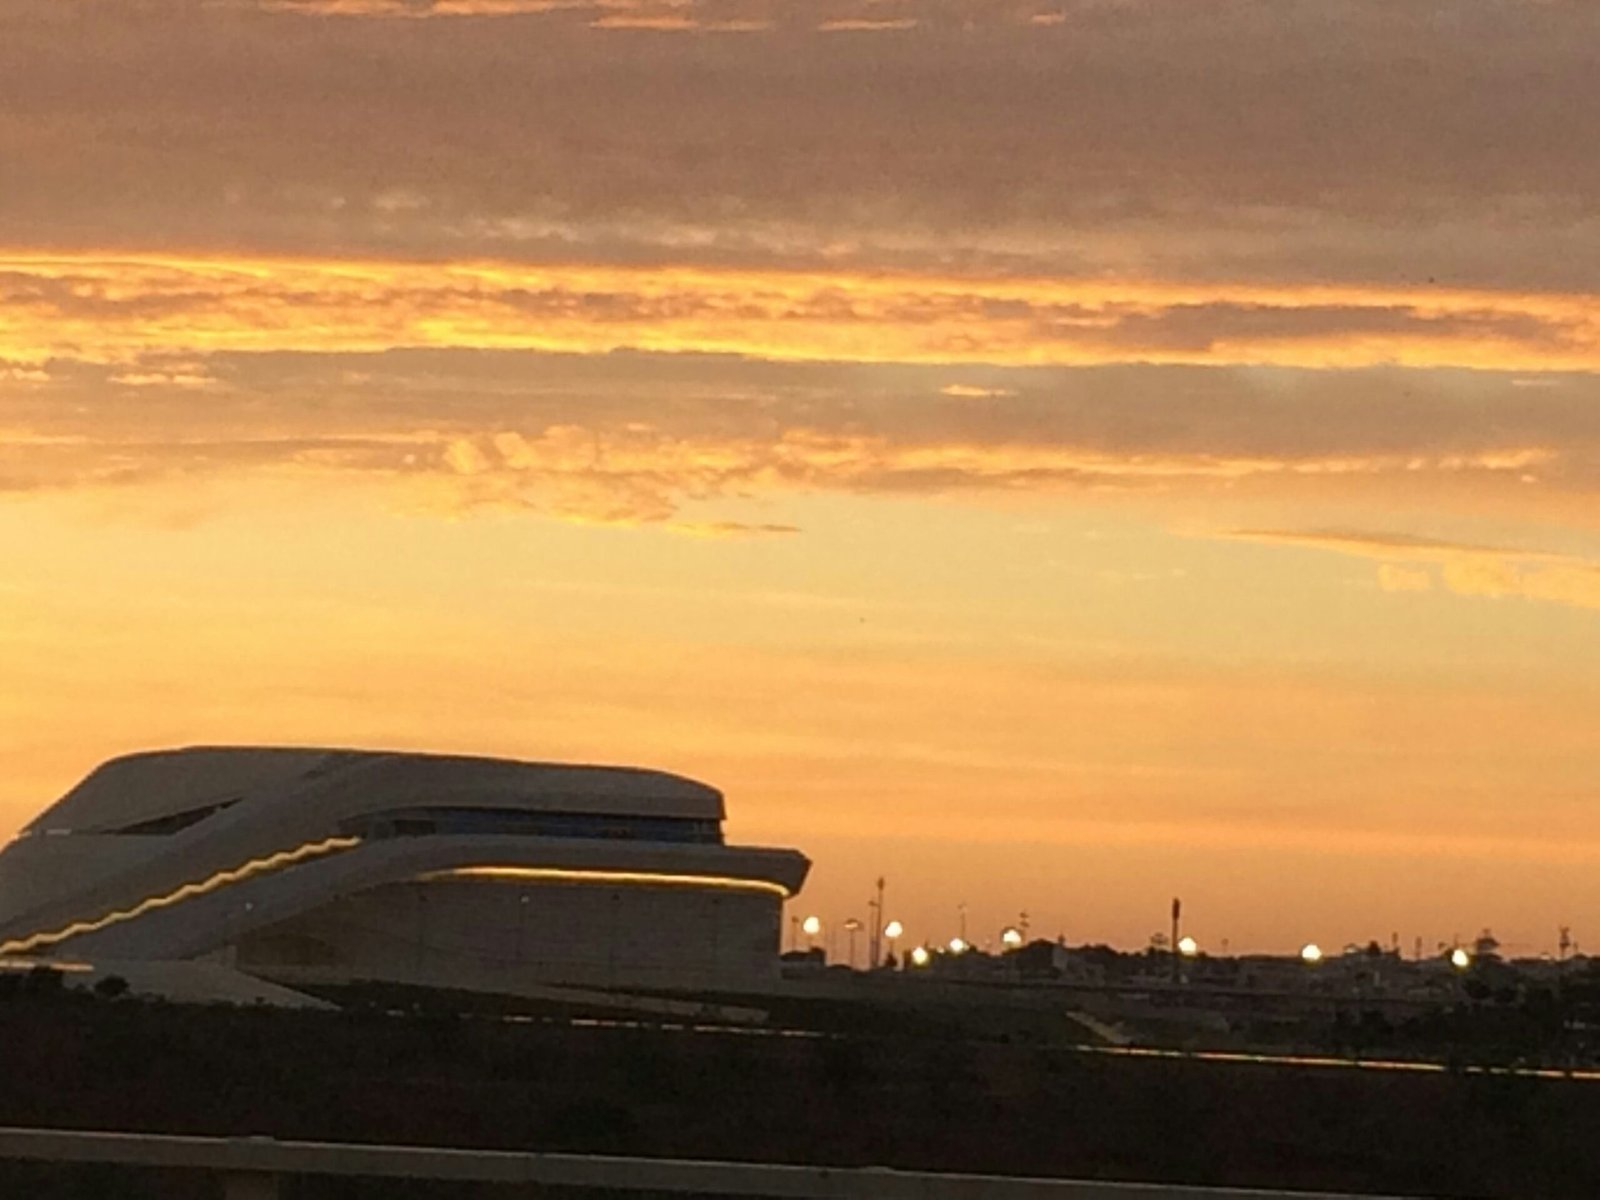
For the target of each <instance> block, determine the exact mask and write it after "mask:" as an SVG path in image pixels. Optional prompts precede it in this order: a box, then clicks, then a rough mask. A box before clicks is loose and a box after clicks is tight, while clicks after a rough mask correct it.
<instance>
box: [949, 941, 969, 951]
mask: <svg viewBox="0 0 1600 1200" xmlns="http://www.w3.org/2000/svg"><path fill="white" fill-rule="evenodd" d="M966 952H967V939H966V938H961V937H953V938H951V939H950V953H951V954H965V953H966Z"/></svg>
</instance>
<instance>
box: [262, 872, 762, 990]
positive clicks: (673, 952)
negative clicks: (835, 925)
mask: <svg viewBox="0 0 1600 1200" xmlns="http://www.w3.org/2000/svg"><path fill="white" fill-rule="evenodd" d="M781 926H782V917H781V902H780V901H779V899H778V897H777V896H776V895H773V894H770V893H753V892H741V891H731V890H726V889H721V888H700V887H685V886H652V885H645V884H625V885H611V884H593V883H582V884H576V883H549V882H537V883H531V884H522V883H515V882H500V881H493V882H490V881H481V880H439V881H429V882H408V883H392V884H385V885H383V886H380V887H376V888H372V889H370V890H367V891H364V892H359V893H356V894H354V895H350V896H346V897H343V898H341V899H338V900H335V901H334V902H332V903H331V904H328V905H325V906H323V907H321V908H318V909H315V910H313V911H311V912H308V913H305V914H302V915H301V916H298V917H293V918H291V919H289V920H287V921H283V922H280V923H278V924H275V925H271V926H268V927H266V928H263V929H259V930H256V931H253V932H250V933H248V934H246V935H245V936H244V937H242V938H241V939H240V940H239V942H238V946H237V959H236V961H237V963H238V965H239V966H240V968H242V969H244V970H247V971H250V970H254V971H260V972H262V973H263V974H267V975H272V974H273V973H274V972H280V973H282V974H284V975H285V976H286V977H290V976H293V975H294V974H296V973H299V972H301V971H309V972H311V973H314V974H317V975H320V976H324V977H326V976H329V975H346V976H348V977H349V978H353V979H389V980H396V981H405V982H437V983H448V984H449V985H451V986H455V987H462V988H473V989H483V990H493V989H494V988H495V987H497V986H499V987H506V988H514V987H515V985H516V983H517V982H518V981H522V982H528V983H536V982H537V983H566V984H574V985H583V986H590V987H647V988H695V989H700V988H715V987H728V988H735V989H737V988H740V987H745V986H750V985H758V984H762V983H766V982H770V981H771V980H772V979H774V978H775V977H776V974H777V964H778V951H779V939H780V937H781V933H782V928H781Z"/></svg>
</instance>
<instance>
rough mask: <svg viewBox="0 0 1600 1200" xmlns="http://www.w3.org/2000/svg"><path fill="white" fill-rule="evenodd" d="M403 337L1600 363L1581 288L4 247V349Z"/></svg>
mask: <svg viewBox="0 0 1600 1200" xmlns="http://www.w3.org/2000/svg"><path fill="white" fill-rule="evenodd" d="M397 347H440V348H472V349H495V350H537V351H553V352H574V353H580V354H604V353H609V352H611V351H615V350H623V349H629V350H644V351H655V352H694V353H715V354H734V355H743V356H748V357H753V358H764V359H772V360H778V361H815V362H863V363H908V364H911V363H952V364H961V363H974V364H996V365H1100V364H1110V363H1143V364H1189V365H1237V364H1248V365H1268V366H1287V367H1309V368H1352V367H1360V366H1369V365H1375V364H1395V365H1401V366H1407V367H1424V368H1425V367H1469V368H1479V369H1497V370H1515V371H1524V372H1544V371H1583V372H1587V371H1597V370H1600V312H1597V310H1596V308H1595V306H1594V304H1593V301H1592V298H1591V297H1589V296H1587V295H1584V294H1569V293H1559V292H1550V293H1537V292H1526V291H1492V290H1451V289H1444V288H1435V287H1416V288H1393V287H1389V288H1384V287H1377V286H1372V287H1360V286H1352V285H1321V284H1308V285H1291V286H1285V285H1268V284H1258V283H1248V282H1243V283H1234V284H1226V283H1217V284H1208V283H1187V282H1165V281H1159V280H1142V281H1141V280H1125V281H1117V280H1107V279H1070V278H1061V279H1051V278H1004V277H971V278H963V277H958V276H948V275H943V276H941V275H933V274H927V275H924V274H911V273H889V272H881V273H873V274H856V273H849V272H844V271H841V272H835V273H829V272H819V271H783V270H749V269H714V268H705V267H686V266H664V267H654V268H652V267H623V266H542V265H535V264H518V263H511V262H403V261H377V260H372V261H336V260H319V259H303V258H287V257H286V258H276V259H274V258H264V257H252V258H242V257H241V258H225V257H203V256H197V257H183V256H174V255H163V254H148V255H138V254H92V253H82V254H61V255H42V254H37V253H25V252H23V253H18V252H12V253H8V254H0V359H4V360H9V361H10V363H11V364H13V365H21V366H24V367H29V366H36V365H38V364H40V363H42V362H45V361H48V360H50V359H54V358H65V359H78V360H83V361H91V362H118V361H123V360H127V359H130V358H133V357H136V356H137V355H139V354H141V353H144V352H147V351H149V350H151V349H160V350H162V351H164V352H168V353H173V352H176V353H185V352H187V353H194V354H207V353H216V352H251V351H307V352H372V351H380V350H387V349H393V348H397Z"/></svg>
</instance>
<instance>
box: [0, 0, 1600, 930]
mask: <svg viewBox="0 0 1600 1200" xmlns="http://www.w3.org/2000/svg"><path fill="white" fill-rule="evenodd" d="M1597 45H1600V5H1597V4H1595V3H1594V2H1593V0H1449V2H1447V0H1250V2H1243V0H1238V2H1236V0H116V2H114V3H105V2H91V0H4V3H0V555H3V558H0V562H3V564H4V566H3V569H0V837H3V836H5V835H8V834H9V833H11V832H13V831H14V830H15V829H16V828H18V827H19V826H20V825H21V824H23V823H24V822H25V821H26V820H27V819H29V818H30V817H31V816H32V815H33V814H34V813H35V812H36V811H37V810H38V809H39V808H41V807H43V806H44V805H45V804H46V803H47V802H48V801H50V800H52V799H54V798H55V797H56V796H58V795H59V794H60V793H61V792H63V791H64V790H65V789H66V788H67V787H69V786H70V785H71V784H72V783H73V782H74V781H75V780H76V779H77V778H78V777H80V776H82V775H83V774H84V773H85V772H87V771H88V770H89V769H90V768H91V767H92V766H93V765H95V764H96V763H97V762H99V761H101V760H103V759H105V758H107V757H109V756H111V755H113V754H117V753H122V752H126V751H129V750H134V749H140V748H153V747H161V746H173V745H185V744H193V743H218V742H221V743H237V742H250V743H255V742H265V743H296V744H341V745H354V746H375V747H397V748H417V749H434V750H448V751H458V752H471V753H486V754H498V755H507V756H513V757H518V758H529V759H556V760H583V761H600V762H624V763H637V764H642V765H650V766H657V767H662V768H666V769H669V770H675V771H680V772H683V773H685V774H688V775H692V776H695V777H697V778H701V779H705V780H707V781H709V782H712V783H715V784H716V785H718V786H719V787H721V788H723V789H724V790H725V791H726V793H727V795H728V800H729V807H730V822H729V835H730V837H731V838H734V839H737V840H740V841H746V842H757V843H770V844H781V845H794V846H797V847H799V848H801V849H803V850H804V851H806V852H807V853H808V854H810V855H811V856H812V858H813V859H814V860H815V862H816V866H815V868H814V871H813V875H812V879H811V883H810V884H809V885H808V887H807V890H806V892H805V894H804V896H803V898H802V899H801V900H800V901H799V902H798V905H797V907H796V909H795V911H796V912H797V913H799V912H816V913H818V914H820V915H821V916H823V918H824V919H825V920H827V921H829V922H832V923H837V922H840V921H842V920H843V919H844V918H845V917H848V916H858V917H865V916H866V915H867V914H866V909H865V905H864V902H865V900H866V899H867V896H868V894H869V891H870V888H871V883H872V880H873V879H874V878H875V877H876V876H877V875H879V874H882V875H885V876H887V878H888V881H889V893H888V894H889V900H888V910H889V915H895V916H899V917H900V919H902V920H903V921H904V922H905V923H906V925H907V927H908V930H909V936H910V937H911V938H912V939H914V940H922V939H939V940H943V939H946V938H948V937H950V936H951V935H952V934H953V933H954V932H956V927H957V921H958V917H957V911H958V906H959V905H963V904H964V905H965V906H966V911H967V922H968V926H969V935H970V936H971V937H972V938H973V940H976V941H980V942H981V941H985V940H990V939H992V938H993V937H994V934H995V932H996V931H998V929H999V928H1000V926H1001V925H1002V924H1005V923H1008V922H1011V921H1014V920H1016V919H1017V914H1018V913H1019V912H1020V911H1023V910H1026V911H1027V912H1028V913H1029V914H1030V918H1031V927H1032V929H1033V931H1034V932H1036V933H1042V934H1048V935H1050V936H1052V937H1053V936H1054V935H1055V934H1057V933H1058V932H1060V933H1064V934H1065V935H1066V937H1067V938H1068V939H1069V941H1072V942H1074V943H1077V942H1082V941H1111V942H1113V943H1116V944H1120V945H1124V946H1127V947H1138V946H1142V945H1143V944H1144V943H1145V941H1146V939H1147V938H1148V936H1149V935H1150V934H1151V933H1152V932H1153V931H1155V930H1158V929H1162V928H1164V926H1165V922H1166V913H1167V905H1168V903H1169V900H1170V898H1171V897H1172V896H1174V895H1181V896H1182V897H1183V899H1184V904H1185V911H1186V914H1187V925H1188V928H1189V929H1190V931H1191V932H1193V933H1194V934H1195V936H1197V937H1198V938H1199V939H1200V940H1201V941H1202V943H1203V944H1205V945H1207V946H1208V947H1211V948H1216V947H1219V946H1220V944H1221V942H1222V941H1223V940H1224V939H1227V941H1228V943H1229V946H1230V947H1231V948H1232V949H1235V950H1241V949H1269V950H1284V949H1290V948H1293V947H1297V946H1298V945H1300V943H1301V942H1303V941H1306V940H1308V939H1314V940H1318V941H1320V942H1322V944H1324V945H1325V946H1338V945H1342V944H1344V943H1346V942H1350V941H1361V942H1365V941H1366V940H1367V939H1369V938H1378V939H1379V940H1381V941H1384V942H1387V941H1388V940H1389V937H1390V935H1391V933H1396V934H1398V935H1399V936H1400V939H1401V941H1402V943H1403V945H1404V946H1405V948H1406V949H1407V950H1408V951H1409V950H1410V948H1411V946H1412V945H1413V939H1415V938H1417V937H1421V938H1423V939H1424V943H1425V945H1426V947H1427V948H1428V949H1430V950H1431V949H1432V948H1433V946H1434V945H1435V944H1436V943H1438V942H1440V941H1450V940H1452V939H1453V938H1454V937H1455V936H1457V935H1460V936H1462V937H1464V938H1470V937H1472V936H1473V935H1475V934H1476V933H1477V932H1478V930H1479V929H1481V928H1484V927H1492V928H1493V929H1494V931H1495V932H1496V934H1498V935H1499V936H1500V938H1501V939H1502V941H1503V942H1505V943H1506V944H1507V945H1508V947H1509V948H1510V950H1511V951H1512V952H1515V953H1537V952H1542V951H1548V950H1553V949H1554V947H1555V942H1556V937H1557V929H1558V927H1559V926H1560V925H1562V924H1570V925H1571V926H1572V927H1573V931H1574V935H1575V936H1576V937H1577V939H1578V940H1579V942H1580V943H1581V944H1582V945H1583V946H1584V948H1586V949H1589V948H1592V949H1594V950H1596V951H1600V153H1597V150H1596V148H1597V147H1600V87H1597V86H1596V84H1595V79H1594V73H1593V72H1594V61H1595V58H1594V48H1595V47H1596V46H1597Z"/></svg>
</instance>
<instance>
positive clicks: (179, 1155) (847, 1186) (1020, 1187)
mask: <svg viewBox="0 0 1600 1200" xmlns="http://www.w3.org/2000/svg"><path fill="white" fill-rule="evenodd" d="M0 1159H20V1160H28V1161H34V1162H58V1163H65V1162H73V1163H110V1164H119V1165H124V1166H137V1167H166V1168H173V1167H177V1168H187V1169H192V1170H200V1171H209V1172H212V1173H215V1174H218V1175H221V1176H222V1177H223V1179H224V1195H225V1196H226V1197H227V1198H228V1200H276V1198H277V1197H278V1195H279V1188H278V1180H279V1179H280V1178H281V1177H282V1176H286V1175H364V1176H372V1177H386V1178H391V1179H394V1178H401V1179H413V1180H432V1179H437V1180H453V1181H457V1182H481V1183H499V1184H524V1185H527V1186H528V1188H529V1190H530V1191H536V1189H538V1188H540V1187H568V1188H606V1189H609V1190H612V1191H649V1192H678V1193H686V1194H691V1195H698V1196H743V1197H750V1198H752V1200H754V1198H760V1200H768V1198H773V1200H781V1198H784V1197H789V1198H793V1200H1380V1198H1377V1197H1366V1198H1358V1197H1354V1196H1336V1195H1334V1194H1332V1193H1328V1192H1267V1191H1253V1190H1241V1189H1236V1188H1209V1187H1189V1186H1183V1185H1177V1184H1162V1183H1158V1184H1139V1183H1104V1182H1098V1181H1091V1180H1067V1179H1024V1178H1015V1177H1010V1176H1002V1175H955V1174H944V1173H933V1172H922V1171H896V1170H890V1169H888V1168H884V1167H850V1168H845V1167H807V1166H789V1165H781V1164H775V1163H739V1162H707V1161H699V1160H694V1159H676V1158H621V1157H609V1156H598V1155H588V1154H525V1153H517V1152H512V1151H504V1150H448V1149H439V1148H434V1147H428V1146H378V1145H362V1144H357V1143H339V1142H296V1141H278V1140H276V1139H274V1138H265V1137H245V1138H219V1137H183V1136H175V1135H170V1134H149V1133H97V1132H87V1131H79V1130H67V1129H19V1128H7V1127H0ZM1391 1200H1394V1198H1391Z"/></svg>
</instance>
